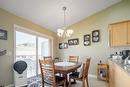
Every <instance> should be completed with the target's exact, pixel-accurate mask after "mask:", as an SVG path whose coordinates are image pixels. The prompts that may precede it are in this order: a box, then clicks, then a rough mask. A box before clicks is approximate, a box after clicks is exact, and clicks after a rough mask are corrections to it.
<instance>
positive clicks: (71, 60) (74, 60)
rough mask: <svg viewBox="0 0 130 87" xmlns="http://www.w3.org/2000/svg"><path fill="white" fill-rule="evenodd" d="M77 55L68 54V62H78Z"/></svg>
mask: <svg viewBox="0 0 130 87" xmlns="http://www.w3.org/2000/svg"><path fill="white" fill-rule="evenodd" d="M78 59H79V56H69V62H78Z"/></svg>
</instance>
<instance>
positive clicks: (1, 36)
mask: <svg viewBox="0 0 130 87" xmlns="http://www.w3.org/2000/svg"><path fill="white" fill-rule="evenodd" d="M0 39H1V40H7V31H6V30H2V29H0Z"/></svg>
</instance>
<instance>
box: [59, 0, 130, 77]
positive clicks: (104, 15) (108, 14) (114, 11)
mask: <svg viewBox="0 0 130 87" xmlns="http://www.w3.org/2000/svg"><path fill="white" fill-rule="evenodd" d="M129 19H130V0H123V2H120V3H118V4H116V5H114V6H112V7H110V8H107V9H105V10H103V11H101V12H99V13H97V14H94V15H92V16H90V17H88V18H86V19H85V20H83V21H81V22H79V23H77V24H74V25H72V26H71V29H74V34H73V36H72V37H71V38H79V41H80V43H79V45H77V46H69V48H68V49H64V50H59V52H58V55H59V57H60V58H68V56H69V55H78V56H80V61H83V60H85V58H86V57H88V56H90V57H91V58H92V61H91V65H90V72H89V73H90V74H92V75H96V64H97V63H99V61H100V60H102V61H103V62H106V61H107V58H108V57H109V55H110V53H113V52H115V51H120V50H123V49H130V47H116V48H109V47H108V30H107V28H108V25H109V24H111V23H113V22H118V21H124V20H129ZM96 29H99V30H100V34H101V35H100V38H101V40H100V42H99V43H91V45H90V46H84V45H83V35H85V34H91V33H92V31H93V30H96ZM67 40H68V39H64V41H67ZM59 42H62V40H60V39H59Z"/></svg>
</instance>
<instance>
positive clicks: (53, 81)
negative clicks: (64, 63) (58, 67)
mask: <svg viewBox="0 0 130 87" xmlns="http://www.w3.org/2000/svg"><path fill="white" fill-rule="evenodd" d="M39 63H40V69H41V74H42V87H45V85H49V87H58V86H59V85H62V84H63V85H64V87H66V79H65V78H64V77H60V76H56V75H55V67H54V61H53V60H52V59H43V60H39ZM47 87H48V86H47Z"/></svg>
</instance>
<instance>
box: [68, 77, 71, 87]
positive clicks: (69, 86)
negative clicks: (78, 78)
mask: <svg viewBox="0 0 130 87" xmlns="http://www.w3.org/2000/svg"><path fill="white" fill-rule="evenodd" d="M68 87H71V78H69V85H68Z"/></svg>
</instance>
